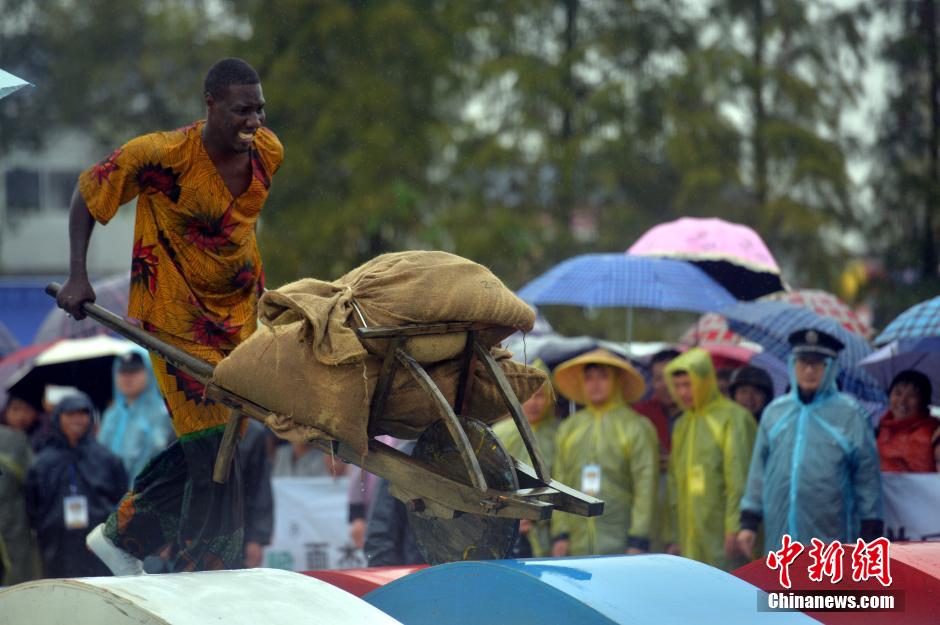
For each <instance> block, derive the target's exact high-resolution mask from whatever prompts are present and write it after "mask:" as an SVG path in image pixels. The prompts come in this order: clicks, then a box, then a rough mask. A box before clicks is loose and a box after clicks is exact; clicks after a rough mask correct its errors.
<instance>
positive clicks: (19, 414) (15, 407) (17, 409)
mask: <svg viewBox="0 0 940 625" xmlns="http://www.w3.org/2000/svg"><path fill="white" fill-rule="evenodd" d="M38 416H39V413H38V412H37V411H36V409H35V408H33V407H32V405H31V404H30V403H29V402H26V401H23V400H22V399H19V398H17V397H14V398H13V399H11V400H10V403H9V405H7V412H6V421H7V425H8V426H10V427H11V428H13V429H14V430H19V431H21V432H25V431H26V430H28V429H29V428H31V427H33V423H35V422H36V418H37V417H38Z"/></svg>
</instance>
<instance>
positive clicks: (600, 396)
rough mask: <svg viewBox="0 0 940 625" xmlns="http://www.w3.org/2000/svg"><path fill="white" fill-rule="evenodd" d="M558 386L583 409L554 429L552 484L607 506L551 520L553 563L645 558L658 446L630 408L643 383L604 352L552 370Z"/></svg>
mask: <svg viewBox="0 0 940 625" xmlns="http://www.w3.org/2000/svg"><path fill="white" fill-rule="evenodd" d="M555 385H556V387H557V388H558V391H559V392H560V393H561V394H562V395H563V396H564V397H566V398H568V399H570V400H572V401H574V402H575V403H577V404H580V405H582V406H584V408H582V409H581V410H579V411H578V412H576V413H574V414H573V415H571V416H570V417H568V418H567V419H566V420H565V421H564V422H563V423H562V424H561V426H560V427H559V428H558V434H557V436H556V438H555V459H554V464H553V469H552V473H553V474H554V476H555V479H557V480H559V481H560V482H563V483H565V484H573V485H576V486H579V487H580V490H581V491H582V492H584V493H586V494H588V495H591V496H594V497H599V498H601V499H603V500H604V501H605V505H606V507H605V509H604V514H603V516H600V517H590V518H583V517H576V516H574V515H569V514H556V515H554V516H553V517H552V526H551V530H552V536H553V542H552V556H554V557H562V556H569V555H572V556H585V555H601V554H616V553H628V554H637V553H643V552H646V551H649V548H650V532H651V530H652V528H651V525H652V519H653V515H654V512H655V507H656V492H657V483H658V480H659V442H658V441H657V438H656V430H655V429H654V428H653V424H652V423H650V421H649V419H647V418H645V417H643V416H641V415H639V414H637V413H636V412H634V411H633V409H631V408H630V407H629V406H630V403H631V402H634V401H636V400H637V399H639V398H640V397H641V396H642V395H643V391H644V388H645V384H644V382H643V378H642V376H640V374H639V373H637V371H636V370H635V369H634V368H633V367H632V366H630V364H629V363H628V362H626V361H625V360H623V359H621V358H618V357H617V356H615V355H614V354H612V353H611V352H609V351H607V350H605V349H595V350H593V351H590V352H588V353H586V354H582V355H581V356H578V357H576V358H573V359H571V360H569V361H567V362H564V363H562V364H560V365H558V367H557V368H556V369H555Z"/></svg>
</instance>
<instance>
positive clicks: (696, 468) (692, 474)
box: [689, 464, 705, 495]
mask: <svg viewBox="0 0 940 625" xmlns="http://www.w3.org/2000/svg"><path fill="white" fill-rule="evenodd" d="M689 494H690V495H704V494H705V468H704V467H703V466H702V465H700V464H693V465H692V468H691V470H690V471H689Z"/></svg>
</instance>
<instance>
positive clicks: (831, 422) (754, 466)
mask: <svg viewBox="0 0 940 625" xmlns="http://www.w3.org/2000/svg"><path fill="white" fill-rule="evenodd" d="M789 342H790V344H791V345H792V346H793V353H792V354H791V356H790V376H791V382H790V386H791V388H792V390H791V391H790V392H789V393H788V394H786V395H783V396H781V397H779V398H777V399H776V400H774V401H773V403H771V404H770V405H769V406H767V408H766V410H765V411H764V414H763V416H762V418H761V421H760V427H759V429H758V432H757V441H756V442H755V444H754V453H753V455H752V456H751V467H750V471H749V473H748V480H747V486H746V487H745V490H744V496H743V497H742V499H741V528H742V529H741V531H740V532H739V534H738V540H737V542H738V547H739V549H740V550H741V552H742V553H743V554H745V555H748V556H751V555H753V551H754V542H755V539H756V536H757V534H756V532H757V529H758V525H759V523H760V522H761V521H762V520H763V523H764V529H765V544H764V549H765V552H769V551H774V550H777V549H779V548H780V545H781V540H782V538H783V535H784V534H789V535H790V537H791V538H792V539H793V540H794V541H799V542H802V543H803V544H804V545H809V543H810V539H812V538H818V539H819V540H821V541H823V542H825V543H830V542H832V541H835V540H838V541H841V542H843V543H854V542H855V541H856V540H857V539H858V538H862V539H864V540H865V541H870V540H873V539H874V538H877V537H878V536H880V535H881V532H882V530H883V527H884V523H883V519H884V516H883V513H882V494H881V473H880V470H879V464H878V450H877V448H876V446H875V438H874V434H873V432H872V428H871V426H870V425H869V422H868V418H867V417H866V415H865V413H864V412H863V411H862V408H861V406H859V404H858V402H856V401H855V400H854V399H853V398H852V397H851V396H849V395H847V394H845V393H841V392H839V390H838V388H837V387H836V375H837V374H838V365H837V363H836V358H837V357H838V355H839V351H841V350H842V348H843V345H842V343H841V342H840V341H839V340H838V339H836V338H835V337H833V336H830V335H828V334H826V333H824V332H820V331H818V330H800V331H797V332H794V333H793V334H791V335H790V337H789Z"/></svg>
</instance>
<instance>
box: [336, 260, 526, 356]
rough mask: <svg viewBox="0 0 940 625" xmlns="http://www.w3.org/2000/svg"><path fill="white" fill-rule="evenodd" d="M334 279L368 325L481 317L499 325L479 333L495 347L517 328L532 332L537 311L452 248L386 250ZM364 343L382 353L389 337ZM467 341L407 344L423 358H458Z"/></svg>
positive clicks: (428, 338) (428, 340) (436, 339)
mask: <svg viewBox="0 0 940 625" xmlns="http://www.w3.org/2000/svg"><path fill="white" fill-rule="evenodd" d="M334 284H336V285H342V286H348V287H350V288H351V289H352V292H353V296H354V297H355V300H356V303H357V304H358V305H359V307H360V309H361V310H362V312H363V315H364V316H365V321H366V324H367V325H369V326H396V325H403V324H409V323H433V322H438V321H477V322H482V323H487V324H491V325H493V326H494V328H493V329H492V330H488V331H486V332H482V333H481V334H480V336H479V338H480V340H481V342H483V343H484V344H485V345H486V346H487V347H491V346H493V345H495V344H497V343H498V342H499V341H501V340H503V339H504V338H506V337H507V336H509V335H510V334H513V333H514V332H516V331H520V330H521V331H523V332H529V331H530V330H532V325H533V324H534V323H535V311H534V310H532V308H531V307H529V305H528V304H526V303H525V302H523V301H522V300H521V299H519V298H518V297H516V295H515V293H513V292H512V291H510V290H509V289H508V288H506V286H505V285H504V284H503V283H502V281H501V280H500V279H499V278H497V277H496V276H495V275H494V274H493V272H491V271H490V270H489V269H487V268H486V267H484V266H483V265H480V264H478V263H475V262H473V261H471V260H467V259H466V258H462V257H460V256H455V255H454V254H448V253H447V252H424V251H415V252H397V253H394V254H383V255H381V256H378V257H376V258H374V259H372V260H371V261H369V262H367V263H365V264H364V265H361V266H360V267H357V268H356V269H354V270H352V271H350V272H349V273H347V274H346V275H345V276H343V277H342V278H340V279H339V280H337V281H336V282H335V283H334ZM353 319H354V320H356V321H354V322H357V321H358V320H357V318H356V316H354V317H353ZM364 344H365V346H366V349H368V350H369V352H371V353H373V354H376V355H379V356H383V355H384V354H385V350H386V347H387V345H388V341H385V340H372V341H365V342H364ZM465 344H466V335H464V334H456V335H444V336H426V337H416V338H412V339H409V340H408V341H407V343H406V345H405V347H406V349H408V351H409V353H411V354H412V355H413V356H414V357H415V359H416V360H417V361H418V362H421V363H433V362H439V361H442V360H447V359H449V358H454V357H455V356H457V355H458V354H460V353H461V351H462V350H463V347H464V345H465Z"/></svg>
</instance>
